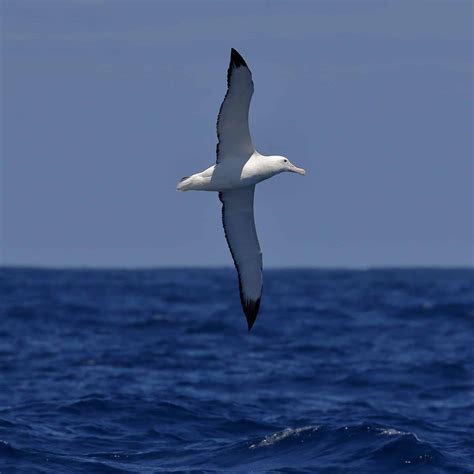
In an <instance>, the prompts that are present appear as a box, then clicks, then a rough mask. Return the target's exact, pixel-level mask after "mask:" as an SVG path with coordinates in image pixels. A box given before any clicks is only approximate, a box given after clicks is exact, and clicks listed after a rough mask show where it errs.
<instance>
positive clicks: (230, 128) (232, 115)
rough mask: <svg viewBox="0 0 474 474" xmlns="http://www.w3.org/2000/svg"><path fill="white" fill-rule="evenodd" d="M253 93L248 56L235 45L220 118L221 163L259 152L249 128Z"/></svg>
mask: <svg viewBox="0 0 474 474" xmlns="http://www.w3.org/2000/svg"><path fill="white" fill-rule="evenodd" d="M252 94H253V82H252V73H251V72H250V69H249V68H248V66H247V64H246V62H245V61H244V58H243V57H242V56H241V55H240V54H239V53H238V52H237V51H236V50H235V49H233V48H232V51H231V54H230V63H229V69H228V70H227V94H226V95H225V97H224V101H223V102H222V104H221V108H220V109H219V115H218V117H217V138H218V143H217V150H216V154H217V163H219V162H220V161H222V160H225V159H228V158H232V157H242V156H245V155H246V156H250V155H252V153H253V152H254V151H255V148H254V147H253V144H252V137H251V136H250V131H249V107H250V100H251V99H252Z"/></svg>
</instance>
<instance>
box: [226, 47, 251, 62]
mask: <svg viewBox="0 0 474 474" xmlns="http://www.w3.org/2000/svg"><path fill="white" fill-rule="evenodd" d="M230 64H231V65H232V66H234V67H240V66H244V67H248V66H247V63H246V62H245V60H244V58H243V57H242V56H241V55H240V53H239V52H238V51H237V50H236V49H234V48H231V49H230Z"/></svg>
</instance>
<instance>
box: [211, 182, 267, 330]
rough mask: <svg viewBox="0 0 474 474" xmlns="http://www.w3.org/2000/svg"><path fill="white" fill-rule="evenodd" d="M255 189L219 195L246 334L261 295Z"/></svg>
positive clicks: (260, 262) (260, 254)
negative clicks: (246, 326) (235, 270)
mask: <svg viewBox="0 0 474 474" xmlns="http://www.w3.org/2000/svg"><path fill="white" fill-rule="evenodd" d="M254 191H255V186H248V187H245V188H240V189H234V190H232V191H225V192H221V193H219V199H220V200H221V202H222V223H223V225H224V232H225V238H226V240H227V244H228V245H229V249H230V253H231V254H232V258H233V260H234V265H235V268H236V269H237V273H238V276H239V289H240V301H241V303H242V308H243V310H244V313H245V316H246V318H247V323H248V327H249V331H250V329H251V328H252V326H253V323H254V322H255V319H256V318H257V314H258V310H259V308H260V298H261V295H262V251H261V250H260V244H259V243H258V237H257V231H256V229H255V221H254V217H253V197H254Z"/></svg>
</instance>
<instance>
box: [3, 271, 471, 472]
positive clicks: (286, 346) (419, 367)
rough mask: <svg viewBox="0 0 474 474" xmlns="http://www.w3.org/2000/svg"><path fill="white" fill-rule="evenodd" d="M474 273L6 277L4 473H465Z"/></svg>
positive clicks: (113, 273)
mask: <svg viewBox="0 0 474 474" xmlns="http://www.w3.org/2000/svg"><path fill="white" fill-rule="evenodd" d="M473 288H474V271H473V270H420V269H407V270H371V271H323V270H273V271H266V273H265V283H264V297H263V300H262V308H261V313H260V315H259V317H258V319H257V321H256V324H255V326H254V329H253V330H252V331H251V332H250V333H249V332H248V331H247V328H246V322H245V318H244V316H243V314H242V311H241V308H240V302H239V298H238V290H237V283H236V277H235V273H234V270H233V269H230V268H229V269H219V270H214V269H213V270H210V269H209V270H196V269H194V270H186V269H180V270H150V271H148V270H147V271H144V270H143V271H131V270H129V271H126V270H124V271H110V270H38V269H15V268H4V269H2V270H0V291H1V294H0V472H1V473H2V474H7V473H23V472H24V473H151V472H183V471H184V472H255V473H260V472H289V473H290V472H292V473H297V472H307V473H347V472H353V471H355V472H360V473H429V474H432V473H469V472H471V473H472V471H473V470H474V444H473V440H474V436H473V435H474V352H473V341H474V338H473V334H474V295H473V291H474V290H473Z"/></svg>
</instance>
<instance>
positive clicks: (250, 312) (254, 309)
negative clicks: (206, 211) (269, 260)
mask: <svg viewBox="0 0 474 474" xmlns="http://www.w3.org/2000/svg"><path fill="white" fill-rule="evenodd" d="M219 199H220V201H221V203H222V226H223V227H224V235H225V240H226V242H227V246H228V247H229V250H230V254H231V255H232V260H233V261H234V266H235V268H236V270H237V276H238V280H239V293H240V303H241V305H242V309H243V310H244V314H245V318H246V319H247V325H248V330H249V331H250V330H251V329H252V327H253V325H254V323H255V320H256V319H257V315H258V311H259V309H260V300H261V298H258V299H257V300H249V299H247V298H246V297H245V295H244V292H243V290H242V281H241V278H240V269H239V265H238V264H237V261H236V260H235V257H234V253H233V252H232V248H231V247H230V244H229V239H228V237H227V229H226V227H225V218H224V206H225V204H224V200H223V198H222V193H219ZM260 271H262V269H261V268H260Z"/></svg>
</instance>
